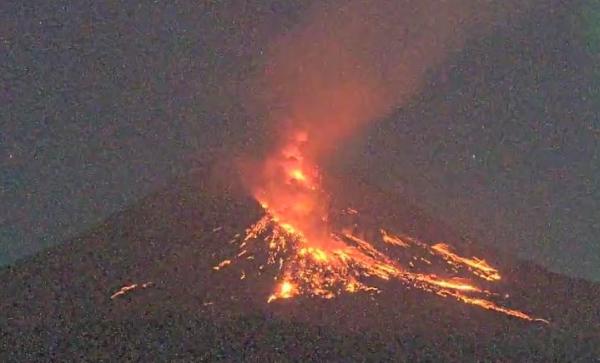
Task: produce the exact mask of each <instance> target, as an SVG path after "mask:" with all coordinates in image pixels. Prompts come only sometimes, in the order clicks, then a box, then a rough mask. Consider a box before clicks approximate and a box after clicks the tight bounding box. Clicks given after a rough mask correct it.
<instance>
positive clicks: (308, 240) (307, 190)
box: [214, 132, 543, 321]
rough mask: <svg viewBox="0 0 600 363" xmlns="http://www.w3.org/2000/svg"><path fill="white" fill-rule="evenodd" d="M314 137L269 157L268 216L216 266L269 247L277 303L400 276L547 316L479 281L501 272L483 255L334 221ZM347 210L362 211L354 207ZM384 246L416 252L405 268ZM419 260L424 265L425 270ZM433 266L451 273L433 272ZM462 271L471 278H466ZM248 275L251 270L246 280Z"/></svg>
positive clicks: (464, 298) (263, 193)
mask: <svg viewBox="0 0 600 363" xmlns="http://www.w3.org/2000/svg"><path fill="white" fill-rule="evenodd" d="M307 138H308V135H307V134H306V133H304V132H297V133H295V134H294V136H293V137H292V138H290V140H289V143H288V144H286V145H285V146H284V147H282V148H281V149H280V151H279V152H278V153H275V154H274V155H273V156H271V157H270V158H268V159H267V160H266V161H265V162H264V164H263V169H262V170H261V171H260V174H261V178H260V182H259V183H257V184H256V185H255V186H254V188H253V189H254V196H255V198H256V199H257V200H258V201H259V203H260V205H261V206H262V207H263V209H264V211H265V215H264V216H263V217H262V218H261V219H260V220H258V221H257V222H256V223H255V224H254V225H252V226H251V227H249V228H248V229H247V231H246V234H245V236H244V237H243V238H240V239H239V241H238V242H239V252H238V254H237V255H236V256H235V257H234V258H232V259H227V260H224V261H222V262H221V263H219V264H218V265H217V266H215V267H214V269H215V270H220V269H222V268H224V267H226V266H228V265H230V264H232V263H234V262H235V261H239V260H244V259H245V260H253V259H255V257H256V256H257V255H260V254H261V253H262V254H263V255H264V251H265V250H266V252H267V253H266V255H267V257H266V265H270V266H274V267H276V268H277V269H278V276H277V278H276V279H277V281H278V282H277V284H276V286H275V289H274V291H273V293H272V294H271V295H270V296H269V297H268V299H267V301H268V302H269V303H270V302H273V301H275V300H280V299H290V298H293V297H295V296H299V295H306V296H317V297H322V298H333V297H335V296H338V295H339V294H342V293H357V292H360V291H363V292H371V293H373V292H378V291H379V287H376V286H373V283H372V281H373V279H375V280H380V281H392V280H393V281H398V282H401V283H403V284H406V285H409V286H412V287H415V288H418V289H420V290H424V291H427V292H431V293H433V294H436V295H438V296H441V297H449V298H454V299H455V300H457V301H459V302H462V303H465V304H470V305H474V306H478V307H481V308H484V309H487V310H493V311H496V312H498V313H503V314H506V315H509V316H513V317H516V318H520V319H524V320H528V321H535V320H538V321H543V320H542V319H536V318H534V317H532V316H530V315H529V314H526V313H524V312H521V311H519V310H514V309H510V308H507V307H503V306H501V305H500V304H498V303H496V302H494V301H492V298H493V297H494V296H496V295H497V294H494V293H492V292H490V291H488V290H487V289H486V288H483V287H481V286H479V285H478V284H477V282H476V281H475V280H477V279H480V280H483V281H482V282H484V283H486V284H488V285H489V284H490V283H494V282H496V281H498V280H500V278H501V277H500V274H499V272H498V271H497V270H496V269H495V268H493V267H492V266H491V265H490V264H489V263H488V262H486V261H485V260H483V259H479V258H476V257H472V258H467V257H463V256H460V255H459V254H457V253H456V252H453V251H452V250H451V249H450V247H449V246H448V245H446V244H443V243H438V244H435V245H430V244H427V243H425V242H422V241H419V240H418V239H415V238H412V237H409V236H399V235H395V234H393V233H391V232H388V231H386V230H383V229H381V230H380V237H379V238H378V239H377V240H366V239H363V238H360V237H359V236H358V235H356V234H351V233H347V232H343V231H341V230H337V229H336V227H334V226H332V225H330V223H329V221H328V220H329V218H328V217H329V216H328V213H329V209H330V206H329V197H328V195H327V194H326V193H325V192H324V191H323V190H322V188H321V183H320V175H319V170H318V168H317V167H316V164H315V163H314V162H313V161H312V160H310V159H309V158H307V157H306V156H305V155H304V154H303V152H302V151H303V145H304V143H306V141H307ZM347 213H348V214H352V215H358V214H359V213H358V211H357V210H355V209H352V208H348V209H347ZM378 245H379V246H385V245H387V246H390V247H388V248H392V249H393V248H398V249H400V250H402V251H405V252H406V251H409V252H410V253H414V256H413V257H412V260H410V261H409V262H408V263H407V265H408V267H405V264H401V263H400V262H399V261H398V260H397V259H394V258H392V257H390V256H389V255H387V254H385V253H384V252H382V249H381V248H377V246H378ZM417 256H427V258H425V257H420V258H417ZM432 261H433V262H432ZM419 263H421V264H423V266H420V267H422V268H423V271H419V266H418V265H419ZM263 267H264V265H261V267H260V269H261V270H262V268H263ZM431 268H437V270H441V271H443V273H444V274H445V275H447V276H438V274H435V273H431V272H427V271H426V269H431ZM437 270H436V271H437ZM458 272H461V273H462V275H465V274H466V275H467V276H466V277H465V276H462V275H460V276H459V275H458ZM245 277H246V274H245V273H243V276H242V277H240V278H241V279H244V278H245Z"/></svg>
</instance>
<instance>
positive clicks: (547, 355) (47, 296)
mask: <svg viewBox="0 0 600 363" xmlns="http://www.w3.org/2000/svg"><path fill="white" fill-rule="evenodd" d="M209 169H210V168H207V169H205V170H198V171H197V172H195V173H194V174H192V175H190V176H189V177H188V178H185V179H182V180H178V181H176V182H174V183H172V185H171V186H169V188H168V189H166V190H164V191H161V192H158V193H156V194H154V195H151V196H149V197H147V198H146V199H145V200H143V201H141V202H140V203H138V204H137V205H135V206H133V207H132V208H130V209H128V210H126V211H123V212H121V213H118V214H116V215H114V216H113V217H111V218H109V219H108V220H106V222H104V223H103V224H101V225H99V226H97V227H96V228H94V229H93V230H91V231H89V232H88V233H85V234H84V235H82V236H80V237H78V238H75V239H73V240H71V241H69V242H66V243H64V244H63V245H61V246H57V247H54V248H52V249H49V250H47V251H45V252H43V253H40V254H38V255H36V256H33V257H30V258H27V259H25V260H22V261H20V262H19V263H17V264H16V265H14V266H10V267H6V268H4V269H3V270H1V271H0V284H1V289H0V291H1V292H0V294H1V295H0V310H1V311H2V316H3V318H2V319H0V334H1V339H0V342H1V345H0V351H1V352H2V353H1V354H2V360H3V361H46V360H56V361H71V360H84V361H85V360H107V361H114V360H125V359H131V360H141V361H155V360H170V361H172V360H177V359H181V360H182V361H189V360H206V361H213V360H225V361H237V360H251V361H282V360H329V361H349V360H371V361H380V360H392V361H402V360H406V361H474V360H481V361H544V362H548V361H598V359H599V357H600V347H599V346H598V345H599V344H598V343H600V285H598V284H593V283H590V282H587V281H584V280H578V279H573V278H568V277H565V276H561V275H558V274H556V273H551V272H548V271H546V270H545V269H543V268H541V267H539V266H536V265H534V264H531V263H528V262H524V261H519V260H517V259H515V258H514V256H510V255H507V254H500V253H498V252H496V251H493V250H491V249H489V248H485V249H484V248H483V247H482V246H480V245H479V244H478V243H476V242H473V241H468V239H466V238H463V237H462V236H461V234H460V233H458V232H456V231H453V230H452V228H451V227H449V226H447V225H444V224H443V223H442V222H440V221H436V220H435V219H432V218H430V217H428V216H426V215H424V213H422V212H421V211H419V210H418V208H416V207H415V206H411V205H409V204H408V203H407V202H406V201H405V200H403V199H402V198H399V197H396V196H392V195H386V194H384V193H382V192H381V191H378V190H375V189H373V188H371V187H370V186H368V185H366V184H363V183H360V182H357V181H356V180H352V179H350V178H349V177H347V176H346V177H343V176H340V177H338V178H337V179H336V181H335V184H336V185H337V188H336V190H337V191H338V192H337V193H336V203H339V204H342V203H345V201H346V200H348V201H351V204H352V206H353V207H354V208H357V209H359V210H361V211H363V214H364V215H365V217H364V218H365V221H366V223H373V224H374V225H375V224H377V225H381V224H384V225H386V226H390V227H391V228H393V229H394V230H396V231H400V232H403V233H407V234H410V235H413V236H415V237H418V238H421V239H423V240H425V241H431V242H437V241H446V242H448V243H449V244H451V245H453V246H455V247H456V248H457V249H459V250H460V251H461V252H462V253H463V254H465V255H470V254H472V255H478V256H483V257H484V258H486V259H488V260H489V261H491V262H492V264H494V265H496V266H497V267H498V268H499V269H500V271H501V273H502V275H503V279H502V281H501V282H500V285H499V287H498V288H499V290H501V291H503V292H506V293H508V294H509V295H510V297H509V298H507V299H506V303H507V304H508V305H510V306H511V307H515V308H518V309H521V310H524V311H527V312H529V313H531V314H533V315H535V316H538V317H542V318H545V319H548V320H549V321H550V324H548V325H546V324H542V323H530V322H524V321H522V320H518V319H514V318H510V317H507V316H504V315H502V314H498V313H495V312H491V311H486V310H482V309H479V308H477V307H472V306H467V305H464V304H461V303H458V302H457V301H455V300H452V299H444V298H441V297H439V296H435V295H432V294H428V293H425V292H422V291H419V290H415V289H407V288H406V287H405V286H403V285H401V284H399V283H391V282H390V283H387V284H384V285H382V292H381V293H380V294H377V295H369V294H363V293H356V294H351V295H342V296H339V297H338V298H335V299H332V300H323V299H318V298H306V297H300V298H295V299H291V300H285V301H276V302H275V303H271V304H267V302H266V298H267V296H268V294H269V293H270V291H271V289H272V288H273V276H274V275H273V273H272V272H269V271H265V272H264V274H262V275H260V276H259V275H256V276H253V277H251V278H248V279H245V280H240V279H239V271H236V270H235V266H232V267H231V268H229V269H224V270H222V271H218V272H216V271H214V270H213V269H212V267H213V266H214V265H215V264H216V263H218V262H219V261H220V260H222V259H223V258H227V257H228V256H230V255H231V254H232V253H234V252H235V251H236V246H235V245H232V244H228V243H227V241H228V240H230V239H231V237H232V236H234V235H235V234H236V233H240V232H243V230H244V229H245V228H246V227H247V226H248V225H249V224H250V223H252V222H253V221H254V220H255V219H256V218H257V217H258V216H259V214H260V208H259V206H258V205H256V203H255V202H254V201H253V200H252V198H250V197H248V196H246V195H245V194H244V193H243V191H242V188H240V187H239V186H236V182H235V180H236V179H235V178H234V176H232V175H227V174H226V173H225V174H223V175H225V176H223V175H222V176H221V177H220V181H219V182H217V183H215V182H214V181H213V180H214V178H212V177H208V176H207V175H209V174H211V173H209V171H210V170H209ZM212 175H214V173H212ZM227 180H229V181H231V182H229V183H225V184H226V186H225V187H220V186H219V185H222V184H223V181H227ZM329 182H330V183H332V182H331V181H329ZM131 284H138V285H137V287H135V288H132V289H131V290H130V291H128V292H127V293H124V294H123V295H121V296H117V297H115V298H113V299H111V295H113V294H114V293H115V292H117V291H118V290H119V289H120V288H121V287H122V286H127V285H131ZM144 284H146V285H144Z"/></svg>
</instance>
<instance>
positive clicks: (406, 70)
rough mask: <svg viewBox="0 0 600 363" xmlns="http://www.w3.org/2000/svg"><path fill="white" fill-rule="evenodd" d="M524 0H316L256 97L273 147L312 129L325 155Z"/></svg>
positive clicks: (318, 151) (279, 43) (281, 47)
mask: <svg viewBox="0 0 600 363" xmlns="http://www.w3.org/2000/svg"><path fill="white" fill-rule="evenodd" d="M528 6H529V4H528V2H527V1H515V0H509V1H504V2H502V3H500V2H493V1H476V0H447V1H443V0H404V1H398V0H361V1H329V2H319V3H318V4H316V5H315V6H313V7H312V8H311V9H310V10H308V13H307V16H306V17H305V21H304V22H302V23H300V24H298V25H297V26H296V28H295V29H292V30H291V31H290V32H288V33H287V34H284V35H282V36H281V37H279V38H278V39H277V40H276V41H274V42H273V44H272V45H271V47H270V48H269V50H268V52H267V54H266V63H265V67H264V72H263V73H262V74H260V75H259V76H258V78H257V79H256V83H254V84H253V87H252V90H253V92H254V94H253V95H252V96H251V99H252V103H253V104H254V105H258V110H259V112H258V117H260V118H265V119H266V120H267V122H269V123H270V125H269V126H268V127H269V129H270V130H271V133H273V134H274V135H273V136H274V140H275V141H274V143H275V144H276V145H275V147H279V146H280V143H282V142H286V141H283V140H284V139H285V137H286V136H285V135H286V134H287V135H289V133H290V132H295V131H297V130H303V131H306V132H307V133H308V135H309V142H308V143H307V145H306V148H305V150H304V152H305V153H306V154H307V156H308V157H310V158H311V159H313V160H315V161H318V160H319V159H321V158H322V157H323V156H324V155H327V154H328V153H329V152H331V151H332V149H333V148H335V147H336V146H337V145H338V144H339V143H340V141H342V140H344V139H345V138H347V137H349V136H351V135H352V134H353V133H355V132H357V131H358V130H360V129H361V128H362V127H364V125H366V124H368V123H369V122H372V121H376V120H378V119H381V118H383V117H385V116H386V115H387V114H389V113H390V112H391V111H393V110H394V109H396V108H399V107H402V106H403V105H404V104H406V103H407V102H408V101H409V100H410V99H411V97H413V96H414V95H415V94H416V93H418V92H419V90H420V89H421V88H422V86H423V82H424V78H425V74H426V72H428V71H429V70H431V69H435V68H436V66H438V65H439V64H440V63H442V62H443V61H444V60H445V59H446V57H447V56H448V54H449V53H450V52H452V51H454V50H459V49H460V48H461V47H462V46H463V44H464V42H465V41H466V39H467V37H468V35H469V34H470V33H478V34H479V33H482V32H489V31H491V30H492V29H493V27H494V26H497V25H499V24H502V23H503V22H506V21H507V20H508V19H509V18H511V17H514V16H516V15H518V14H519V13H522V12H523V11H524V10H525V9H526V8H527V7H528Z"/></svg>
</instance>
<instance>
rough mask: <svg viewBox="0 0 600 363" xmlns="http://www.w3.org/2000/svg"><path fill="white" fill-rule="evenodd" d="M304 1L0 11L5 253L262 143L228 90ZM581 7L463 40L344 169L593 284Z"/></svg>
mask: <svg viewBox="0 0 600 363" xmlns="http://www.w3.org/2000/svg"><path fill="white" fill-rule="evenodd" d="M300 3H302V2H297V3H296V2H292V1H221V2H210V1H206V2H193V1H173V2H169V4H166V3H165V4H163V3H158V4H156V3H150V2H146V1H144V2H137V1H129V2H117V1H109V2H103V3H102V5H99V4H98V3H97V2H93V1H87V2H86V1H62V2H45V1H29V2H26V5H25V4H22V3H21V2H16V1H15V2H13V1H10V2H5V3H4V4H3V5H0V47H1V48H0V54H1V56H0V57H1V59H2V62H1V66H0V67H2V68H1V73H0V74H1V77H2V78H1V85H2V87H0V105H1V108H0V205H1V206H2V208H1V209H0V263H3V264H6V263H10V262H12V261H14V260H15V259H17V258H18V257H20V256H23V255H26V254H30V253H33V252H35V251H38V250H40V249H42V248H44V247H47V246H49V245H52V244H55V243H59V242H60V241H62V240H64V239H66V238H68V237H70V236H73V235H75V234H77V233H80V232H82V231H84V230H85V229H86V228H90V227H91V226H93V225H94V224H96V223H98V222H99V221H101V220H102V219H104V218H106V217H107V216H108V215H110V214H111V213H114V212H116V211H118V210H120V209H123V208H125V207H126V206H127V205H129V204H130V203H132V202H133V201H135V200H137V199H139V198H140V197H143V196H144V195H146V194H147V193H149V192H151V191H153V190H156V189H158V188H161V187H163V186H164V185H165V184H166V183H167V182H168V181H169V180H171V178H173V177H176V176H178V175H183V174H186V173H187V172H188V171H189V170H190V169H192V168H194V166H195V165H197V163H199V162H201V160H204V159H206V158H209V157H211V155H214V154H216V153H218V152H220V151H221V150H235V149H239V148H241V144H243V143H245V142H248V141H249V140H251V139H252V138H253V137H254V136H256V133H257V130H260V123H259V122H256V121H253V120H251V119H249V118H248V116H247V115H246V113H245V112H244V111H243V108H242V107H241V106H240V103H241V101H240V99H239V97H237V92H236V89H237V88H238V87H237V85H238V84H239V83H240V82H243V81H244V79H245V78H246V77H247V76H248V74H250V73H252V71H253V70H254V69H255V68H256V67H257V63H256V62H258V61H257V60H258V59H260V55H261V54H262V53H263V50H264V49H266V47H267V46H268V44H269V41H270V40H271V39H272V38H273V37H275V36H276V35H277V34H280V33H281V32H282V31H285V29H288V28H289V27H290V26H291V25H293V24H294V23H295V22H296V21H297V20H298V18H301V16H302V14H303V10H304V8H305V6H306V5H299V4H300ZM549 3H550V2H549ZM554 3H555V4H559V2H554ZM592 3H593V2H589V3H585V2H582V3H581V4H580V3H573V4H572V5H570V6H569V7H566V6H564V5H561V6H558V5H555V6H547V7H545V8H544V10H545V11H534V12H533V13H532V14H530V16H529V17H528V19H526V20H524V21H522V22H520V25H518V26H515V25H514V24H511V25H510V26H506V27H504V28H502V29H500V30H499V31H498V32H496V33H495V34H491V35H490V34H488V35H485V36H480V37H477V36H474V37H473V39H472V40H471V41H470V42H469V43H468V44H467V46H466V48H465V49H463V50H462V51H460V52H457V53H456V54H453V55H452V56H451V57H450V59H449V60H448V61H447V62H446V64H444V65H443V66H442V67H441V68H440V69H436V70H432V72H431V75H430V79H429V84H428V87H426V88H425V89H424V90H423V91H422V92H421V93H420V94H419V95H418V96H417V97H416V99H414V100H413V101H412V102H411V103H410V104H409V105H407V106H405V107H404V108H403V109H401V110H398V111H397V112H395V113H394V114H393V115H391V116H390V117H387V118H386V119H385V120H382V121H381V122H380V123H377V124H375V125H374V126H373V127H371V128H370V129H369V130H368V132H366V133H363V134H361V135H359V136H358V137H357V138H355V139H354V140H353V142H352V143H350V144H349V145H347V146H346V147H345V148H343V150H342V152H341V153H340V154H339V155H338V158H337V159H338V160H339V161H340V162H339V163H338V165H341V166H342V167H344V168H348V169H353V170H356V171H357V172H360V173H363V174H365V175H369V176H370V178H371V180H372V182H373V183H375V184H377V185H380V186H382V187H384V188H386V189H388V190H389V191H390V192H395V193H403V194H406V195H407V196H408V197H409V198H410V199H411V200H413V201H415V202H417V204H418V205H420V206H422V207H424V208H426V209H428V210H429V211H431V212H432V213H433V214H434V215H436V216H437V217H440V218H441V219H444V220H447V221H449V222H451V223H452V224H456V225H458V227H459V228H460V229H461V230H463V231H466V233H467V234H469V235H471V236H472V237H474V238H476V239H478V240H481V241H482V242H484V243H489V244H492V245H495V246H500V247H501V248H503V249H507V250H513V251H515V252H517V253H519V254H521V255H522V256H525V257H527V258H533V259H535V260H536V261H539V262H541V263H543V264H545V265H547V266H550V267H551V268H553V269H555V270H558V271H562V272H565V273H569V274H573V275H579V276H584V277H587V278H592V279H596V280H600V243H599V241H598V236H600V222H598V221H600V212H599V211H600V185H599V184H600V182H599V180H600V145H599V142H600V119H599V110H600V98H599V95H598V89H599V88H600V84H599V79H598V75H599V74H600V69H599V66H598V62H599V61H600V56H599V55H598V44H600V43H598V24H600V19H599V18H598V14H599V11H600V10H599V9H596V10H594V6H592V5H590V4H592ZM584 9H585V11H584ZM550 10H552V11H550ZM582 14H585V15H584V16H582ZM590 14H591V15H590ZM594 14H595V15H594Z"/></svg>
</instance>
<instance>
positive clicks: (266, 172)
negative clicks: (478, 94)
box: [215, 0, 536, 321]
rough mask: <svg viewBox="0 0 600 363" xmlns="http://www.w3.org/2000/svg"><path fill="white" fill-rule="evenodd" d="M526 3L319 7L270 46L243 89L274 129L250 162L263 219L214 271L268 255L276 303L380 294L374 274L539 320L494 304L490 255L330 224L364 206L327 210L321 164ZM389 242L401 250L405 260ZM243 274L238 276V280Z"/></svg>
mask: <svg viewBox="0 0 600 363" xmlns="http://www.w3.org/2000/svg"><path fill="white" fill-rule="evenodd" d="M529 3H530V1H527V0H526V1H522V0H520V1H516V0H509V1H505V2H499V3H494V2H482V1H478V0H449V1H443V2H440V1H435V0H403V1H396V0H394V1H392V0H350V1H340V2H335V1H327V2H316V4H315V6H314V7H313V8H312V9H310V10H308V11H307V14H308V16H307V18H306V19H305V20H306V21H304V22H300V23H299V24H298V26H297V28H295V29H291V30H290V31H289V32H287V33H286V34H284V35H283V36H281V37H280V38H279V39H276V40H275V41H274V42H273V44H272V46H271V47H269V49H268V50H267V52H266V53H265V59H266V60H265V64H264V69H262V68H261V69H262V70H261V73H260V74H259V76H258V77H257V78H256V82H250V83H251V87H248V101H249V102H247V103H249V104H251V105H252V106H256V107H255V109H254V110H252V112H254V113H256V114H257V116H258V117H259V118H261V119H266V120H267V121H269V122H271V123H272V130H273V131H274V132H273V134H274V135H275V138H274V141H275V146H274V147H273V148H271V149H270V152H269V153H268V154H267V155H266V157H264V158H261V160H260V161H259V162H258V163H255V164H252V166H251V167H248V166H247V165H246V166H245V167H246V169H248V170H247V172H245V173H244V179H245V181H246V185H247V186H248V187H249V190H250V192H251V193H252V195H253V196H254V197H255V199H256V200H257V201H258V202H259V203H260V205H261V206H262V208H263V209H264V216H263V217H262V218H260V219H259V220H258V221H257V222H256V223H254V224H253V225H252V226H250V227H249V228H248V229H247V231H246V234H245V235H243V236H241V235H240V236H239V237H238V238H237V239H234V240H233V242H237V243H238V244H239V251H238V253H237V255H236V256H235V257H234V258H232V259H228V260H225V261H222V262H221V263H219V264H218V265H217V266H215V270H221V269H223V268H226V267H228V266H230V265H233V264H234V262H239V261H241V260H254V259H258V258H264V259H265V261H261V265H260V268H266V267H268V266H271V267H274V268H276V269H277V271H278V275H277V283H276V286H275V287H274V290H273V292H272V293H271V294H270V296H269V297H268V298H267V300H268V301H269V302H273V301H277V300H281V299H289V298H293V297H295V296H299V295H308V296H316V297H323V298H333V297H335V296H337V295H339V294H342V293H357V292H367V293H375V292H376V291H378V289H379V288H378V287H377V286H375V285H376V284H375V283H374V281H399V282H402V283H404V284H407V285H410V286H412V287H416V288H419V289H422V290H425V291H429V292H431V293H433V294H436V295H439V296H443V297H447V298H453V299H455V300H457V301H460V302H462V303H465V304H471V305H476V306H479V307H481V308H484V309H488V310H493V311H497V312H500V313H503V314H507V315H510V316H514V317H517V318H521V319H525V320H531V321H533V320H536V318H534V317H532V316H530V315H528V314H526V313H524V312H521V311H518V310H514V309H510V308H507V307H504V306H502V305H501V304H500V303H497V302H494V299H495V297H497V294H496V293H494V292H492V291H491V285H492V284H494V283H495V282H497V281H498V280H500V279H501V275H500V273H499V272H498V271H497V270H496V269H495V268H494V267H493V266H492V265H491V264H490V263H488V262H487V261H485V260H483V259H479V258H471V257H464V256H461V255H460V254H459V253H458V252H456V251H453V250H452V248H451V247H450V246H448V245H446V244H440V243H438V244H436V245H430V244H428V243H426V242H423V241H420V240H418V239H415V238H412V237H410V236H404V235H398V234H396V233H393V232H391V231H388V230H387V229H382V228H379V229H378V230H377V233H378V237H377V238H376V239H373V238H371V239H368V238H365V237H364V236H365V235H366V234H362V235H361V233H362V232H361V233H358V232H357V231H356V228H348V226H345V225H343V224H340V223H337V222H335V223H334V221H333V220H332V217H337V216H338V215H343V214H344V213H346V214H356V213H357V211H355V210H351V209H347V210H342V211H333V210H332V208H331V206H330V197H329V194H328V192H327V191H326V190H324V188H323V183H322V180H321V177H322V176H321V174H320V170H319V167H318V165H319V164H320V163H322V161H323V159H326V157H327V156H328V155H330V154H331V153H332V152H334V151H335V147H337V146H339V145H341V144H342V143H343V141H344V140H345V139H347V138H348V137H350V136H352V135H354V134H356V133H357V131H358V130H360V129H361V128H364V127H366V125H367V124H368V123H369V122H372V121H374V120H377V119H381V118H382V117H385V116H386V115H388V114H389V113H390V112H391V111H393V110H394V109H397V108H399V107H402V105H404V104H406V103H407V102H408V101H409V100H410V99H411V97H412V96H413V95H415V94H416V93H418V91H419V90H420V89H421V88H422V87H423V85H424V83H425V79H426V78H427V74H429V72H430V71H431V70H434V69H435V68H436V67H438V66H440V65H441V64H442V63H443V62H444V61H445V59H446V58H447V55H448V54H449V53H451V52H454V51H456V50H457V49H460V48H461V47H462V46H463V44H465V42H466V40H467V35H468V34H469V33H471V32H472V33H477V34H480V33H482V32H484V31H486V32H490V31H492V28H493V27H494V26H496V25H497V24H503V23H504V22H505V20H506V19H512V18H513V15H514V14H513V13H518V10H523V9H524V8H526V7H527V6H529V5H528V4H529ZM494 24H496V25H494ZM286 120H287V121H286ZM370 227H372V226H370ZM390 249H392V250H400V251H402V253H400V254H401V255H403V256H405V257H406V258H405V260H404V261H400V260H399V259H398V258H395V257H393V256H395V254H390V253H388V252H389V251H390ZM431 266H434V267H436V269H432V268H431ZM245 276H246V275H245V272H242V275H241V276H240V278H242V279H243V278H245Z"/></svg>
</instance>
